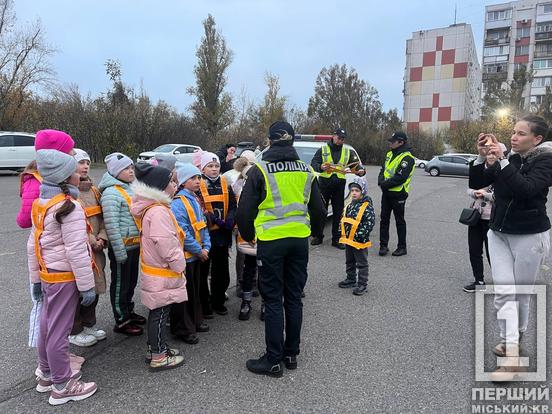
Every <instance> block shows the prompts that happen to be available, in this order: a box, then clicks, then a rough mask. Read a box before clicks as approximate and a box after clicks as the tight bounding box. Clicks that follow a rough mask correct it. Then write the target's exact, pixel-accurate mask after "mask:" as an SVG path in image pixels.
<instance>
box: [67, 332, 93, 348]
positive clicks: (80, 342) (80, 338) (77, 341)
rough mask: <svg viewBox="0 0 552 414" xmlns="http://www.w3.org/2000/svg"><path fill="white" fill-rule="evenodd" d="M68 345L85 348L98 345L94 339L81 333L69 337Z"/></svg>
mask: <svg viewBox="0 0 552 414" xmlns="http://www.w3.org/2000/svg"><path fill="white" fill-rule="evenodd" d="M69 343H71V344H73V345H76V346H82V347H87V346H92V345H95V344H96V343H98V340H97V339H96V337H94V336H92V335H88V334H86V333H84V331H83V332H81V333H80V334H77V335H69Z"/></svg>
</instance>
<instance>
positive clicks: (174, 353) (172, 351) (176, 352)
mask: <svg viewBox="0 0 552 414" xmlns="http://www.w3.org/2000/svg"><path fill="white" fill-rule="evenodd" d="M167 354H169V355H170V356H177V355H180V350H178V349H175V348H169V349H167ZM144 362H145V363H146V364H149V363H150V362H151V347H149V346H148V349H147V351H146V357H145V358H144Z"/></svg>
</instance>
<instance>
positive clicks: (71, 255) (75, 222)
mask: <svg viewBox="0 0 552 414" xmlns="http://www.w3.org/2000/svg"><path fill="white" fill-rule="evenodd" d="M46 202H48V199H42V198H40V199H39V203H40V204H45V203H46ZM74 203H75V205H76V207H75V209H74V210H73V211H72V212H71V213H70V214H68V215H67V216H65V217H63V219H62V223H61V224H60V223H58V222H57V221H56V219H55V217H54V214H55V212H56V211H57V210H58V209H59V208H60V207H61V206H62V205H63V203H59V204H56V205H55V206H53V207H52V208H50V209H49V210H48V212H47V213H46V217H45V218H44V231H43V233H42V236H41V237H40V241H39V243H40V248H41V254H42V259H43V260H44V263H45V264H46V267H47V269H48V270H49V271H50V272H56V271H57V272H73V273H74V275H75V279H76V282H77V288H78V290H79V291H80V292H84V291H86V290H89V289H92V288H93V287H94V273H93V272H92V259H91V256H90V252H91V248H90V245H89V243H88V233H87V228H86V216H85V215H84V209H83V208H82V206H81V205H80V204H79V203H78V202H76V201H74ZM34 238H35V227H34V225H33V229H32V231H31V234H30V236H29V240H28V241H27V255H28V257H29V260H28V262H29V274H30V278H31V282H32V283H38V282H41V280H40V275H39V273H38V271H39V265H38V259H37V257H36V254H35V239H34ZM42 283H44V282H42Z"/></svg>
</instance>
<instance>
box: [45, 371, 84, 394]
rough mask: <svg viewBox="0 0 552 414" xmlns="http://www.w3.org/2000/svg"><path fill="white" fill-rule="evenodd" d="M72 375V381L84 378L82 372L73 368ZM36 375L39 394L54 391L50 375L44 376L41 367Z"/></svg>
mask: <svg viewBox="0 0 552 414" xmlns="http://www.w3.org/2000/svg"><path fill="white" fill-rule="evenodd" d="M71 374H72V376H71V378H72V379H76V380H80V379H81V377H82V373H81V372H80V370H74V369H73V368H72V367H71ZM35 375H36V390H37V391H38V392H48V391H52V385H53V383H52V380H51V378H50V376H49V375H46V374H44V373H43V372H42V371H41V370H40V368H39V367H37V368H36V370H35Z"/></svg>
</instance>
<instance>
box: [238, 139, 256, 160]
mask: <svg viewBox="0 0 552 414" xmlns="http://www.w3.org/2000/svg"><path fill="white" fill-rule="evenodd" d="M245 150H250V151H255V144H254V143H253V142H251V141H242V142H238V146H237V147H236V157H239V156H240V155H241V154H242V152H244V151H245Z"/></svg>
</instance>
